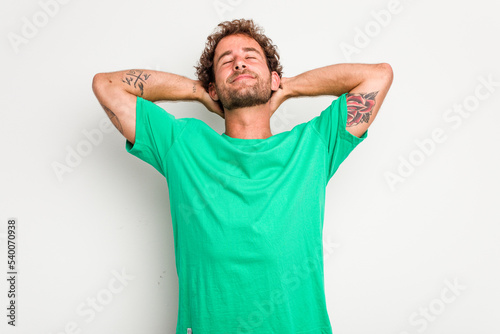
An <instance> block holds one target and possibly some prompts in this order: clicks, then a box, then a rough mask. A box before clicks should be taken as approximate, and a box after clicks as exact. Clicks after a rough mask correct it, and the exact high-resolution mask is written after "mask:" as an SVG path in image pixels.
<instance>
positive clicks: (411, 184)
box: [0, 0, 500, 334]
mask: <svg viewBox="0 0 500 334" xmlns="http://www.w3.org/2000/svg"><path fill="white" fill-rule="evenodd" d="M50 2H51V1H49V0H42V3H50ZM61 2H62V0H61ZM66 2H67V3H65V4H62V3H61V4H59V3H58V8H56V7H54V6H52V7H50V8H49V7H47V6H45V7H47V8H49V10H48V11H52V12H51V13H50V14H52V15H47V14H43V13H44V9H43V6H42V5H41V4H40V3H39V2H38V1H33V0H30V1H22V2H20V1H14V0H4V1H2V4H1V5H0V7H1V10H0V13H1V14H0V22H1V23H0V25H1V28H0V29H1V30H0V36H1V39H0V45H1V49H0V50H1V59H2V67H3V68H2V71H1V73H2V78H1V81H0V94H1V102H0V106H1V109H0V110H1V111H0V112H1V118H0V136H1V137H0V138H1V139H2V143H1V160H0V168H1V173H0V210H1V211H0V222H1V224H0V262H1V263H2V264H1V265H0V267H1V268H3V269H2V271H4V274H5V273H6V271H7V269H6V262H7V254H6V233H7V232H6V231H7V219H8V218H9V217H15V218H17V219H18V225H19V230H18V238H19V239H18V244H19V246H18V260H19V267H18V268H19V279H18V293H19V294H18V300H17V302H18V309H17V326H16V327H15V328H12V327H11V326H7V325H6V322H7V317H6V313H7V311H6V309H5V308H6V305H7V284H6V280H5V279H1V281H0V282H1V283H0V305H1V306H2V307H1V309H2V310H3V311H1V317H0V319H2V320H1V325H0V328H1V332H2V333H23V334H24V333H26V334H27V333H37V334H49V333H52V334H55V333H93V334H101V333H122V334H129V333H134V334H135V333H150V334H154V333H174V329H175V325H176V320H177V302H178V300H177V298H178V283H177V276H176V272H175V262H174V253H173V250H174V246H173V237H172V223H171V217H170V208H169V194H168V189H167V184H166V181H165V179H164V178H163V177H162V176H161V175H160V174H159V173H158V172H156V171H155V170H154V169H153V167H151V166H149V165H147V164H146V163H144V162H142V161H140V160H139V159H137V158H135V157H134V156H132V155H130V154H128V153H127V152H126V151H125V139H124V138H123V137H122V136H121V135H120V133H119V132H118V131H117V130H115V129H112V131H109V132H102V130H101V129H100V128H99V125H100V123H101V122H105V121H106V115H105V113H104V111H103V110H102V109H101V107H100V105H99V104H98V102H97V100H96V98H95V97H94V95H93V93H92V89H91V82H92V77H93V76H94V74H96V73H98V72H111V71H118V70H125V69H132V68H146V69H155V70H162V71H167V72H173V73H177V74H182V75H185V76H188V77H190V78H193V79H194V78H195V77H194V68H193V66H194V65H195V64H196V62H197V60H198V59H199V56H200V54H201V52H202V50H203V46H204V43H205V39H206V37H207V36H208V35H209V34H210V33H211V32H212V31H213V29H214V28H215V26H216V25H217V24H218V23H219V22H220V21H223V20H228V19H233V18H241V17H244V18H253V19H254V20H255V21H256V22H257V23H258V24H260V25H262V26H263V27H264V28H265V31H266V33H267V34H268V36H269V37H271V38H272V40H273V42H274V43H275V44H277V46H278V48H279V51H280V55H281V58H282V64H283V66H284V76H293V75H297V74H300V73H302V72H304V71H306V70H310V69H313V68H317V67H321V66H325V65H329V64H334V63H344V62H361V63H378V62H387V63H389V64H391V65H392V68H393V71H394V82H393V85H392V88H391V90H390V92H389V94H388V96H387V98H386V101H385V103H384V105H383V107H382V109H381V110H380V113H379V115H378V116H377V119H376V120H375V122H374V123H373V125H372V127H371V128H370V130H369V135H368V138H367V139H366V140H365V141H364V142H363V143H362V144H361V145H360V146H358V147H357V148H356V149H355V151H353V153H352V154H351V155H350V156H349V158H348V159H347V160H346V161H345V162H344V163H343V165H342V166H341V167H340V169H339V170H338V172H337V173H336V175H335V176H334V177H333V178H332V179H331V180H330V183H329V184H328V188H327V203H326V206H327V209H326V214H325V228H324V237H325V240H324V244H325V284H326V294H327V301H328V311H329V314H330V318H331V322H332V326H333V329H334V332H335V333H336V334H358V333H359V334H361V333H374V334H389V333H390V334H416V333H428V334H431V333H439V334H448V333H450V334H451V333H453V334H470V333H474V334H477V333H488V334H489V333H500V323H499V322H498V315H499V314H500V303H499V299H500V288H499V282H500V266H499V264H500V261H499V256H500V242H499V241H500V226H499V223H500V213H499V210H498V207H499V203H498V202H499V198H500V196H498V191H497V189H498V188H499V186H500V177H499V176H498V170H499V167H500V159H499V154H498V152H499V150H498V144H499V143H500V135H499V131H498V125H499V122H500V115H499V111H500V110H499V108H498V105H499V103H500V85H499V83H500V68H499V65H498V60H499V59H500V57H499V56H500V52H499V50H500V48H499V46H498V32H499V31H500V21H499V20H498V10H499V8H498V7H499V6H498V3H496V2H495V1H486V0H477V1H473V2H457V1H439V2H438V1H429V0H427V1H426V0H421V1H416V0H413V1H411V0H401V1H400V2H399V5H394V4H392V5H390V3H391V1H389V0H377V1H342V2H340V1H339V2H333V1H317V0H310V1H295V0H294V1H284V0H280V1H278V0H265V1H261V0H254V1H250V0H231V1H230V0H220V1H219V0H218V1H213V0H209V1H152V0H149V1H123V0H122V1H118V0H113V1H95V0H87V1H78V0H72V1H66ZM52 3H54V2H53V1H52ZM388 6H389V7H390V9H392V10H393V12H392V13H391V12H387V8H388ZM391 6H392V7H391ZM382 10H386V12H385V13H390V17H388V16H387V15H386V16H383V15H382V14H379V15H378V17H379V19H378V20H379V22H377V20H376V18H375V17H376V16H377V15H376V14H374V12H375V13H380V11H382ZM44 19H45V20H44ZM26 22H31V23H37V24H38V25H39V26H38V27H37V28H36V29H37V30H36V31H33V30H31V31H29V29H28V28H24V32H23V27H24V26H25V25H28V24H29V23H26ZM35 27H36V26H35ZM360 31H365V32H364V33H363V34H367V33H368V35H366V36H367V37H365V38H364V39H363V37H362V36H361V33H360ZM23 33H24V35H23ZM13 36H16V37H13ZM16 38H17V40H18V41H19V40H22V39H24V40H23V42H19V43H18V44H16V43H15V42H12V40H13V39H16ZM348 45H350V51H351V52H350V53H349V52H345V50H346V48H347V47H348ZM353 48H356V50H355V52H354V51H353V50H354V49H353ZM343 49H344V51H343ZM480 77H482V78H483V79H484V80H490V81H492V82H493V83H494V84H493V85H490V87H489V89H490V90H488V87H486V86H484V84H482V83H481V81H480V79H479V78H480ZM488 78H489V79H488ZM477 94H479V96H480V97H481V98H478V97H477V96H478V95H477ZM331 99H332V97H320V98H314V99H313V98H303V99H296V100H289V101H287V102H286V103H285V104H284V105H282V107H281V108H280V109H279V110H278V111H277V112H276V114H275V115H274V116H273V120H272V129H273V133H275V134H276V133H279V132H281V131H288V130H290V129H292V128H293V127H294V126H295V125H297V124H300V123H302V122H306V121H309V120H310V119H312V118H313V117H315V116H317V115H319V113H320V112H321V110H323V109H324V108H325V107H326V106H327V105H328V104H329V103H330V102H331ZM161 105H162V107H164V108H165V109H166V110H168V111H169V112H170V113H172V114H173V115H175V116H176V117H178V118H179V117H195V118H199V119H202V120H203V121H205V122H206V123H207V124H209V125H210V126H211V127H212V128H213V129H214V130H216V131H217V132H218V133H222V132H224V121H223V119H222V118H220V117H219V116H217V115H215V114H212V113H209V112H207V111H206V110H205V109H204V108H203V106H202V105H201V104H198V103H187V102H179V103H165V104H161ZM460 106H462V107H461V108H462V110H466V108H468V109H469V110H470V112H469V111H467V113H466V114H465V113H464V115H466V116H459V114H457V113H455V112H453V108H454V107H455V108H460ZM450 109H451V111H450ZM455 110H456V109H455ZM96 131H98V132H99V133H100V134H101V136H102V137H99V135H98V134H96ZM436 131H437V132H439V131H440V133H441V135H440V136H439V139H440V142H437V143H434V144H431V143H430V140H431V139H432V138H433V137H432V133H433V132H434V133H436ZM86 132H87V133H88V132H90V133H94V135H95V136H96V137H94V139H95V140H94V141H95V144H91V143H90V142H89V140H88V139H87V138H86V136H85V134H84V133H86ZM99 138H100V139H99ZM98 139H99V140H98ZM417 142H419V143H425V145H424V146H423V148H419V146H418V144H417ZM89 143H90V146H89ZM422 145H423V144H421V145H420V146H422ZM78 149H79V150H80V151H81V152H84V153H85V154H86V155H85V156H81V157H80V158H81V159H80V160H78V159H76V158H74V159H76V160H73V161H72V165H73V167H71V168H70V167H69V165H68V163H67V162H66V159H68V154H69V153H68V152H70V151H71V150H78ZM403 161H406V162H403ZM55 165H58V166H60V165H66V166H68V167H67V168H68V169H67V170H69V169H71V172H69V171H67V172H64V173H62V174H61V173H59V177H58V174H57V173H56V172H55V169H54V166H55ZM398 169H399V171H398ZM395 176H397V178H396V179H394V177H395ZM388 177H392V180H393V181H392V183H391V182H390V181H389V180H388ZM394 180H396V181H394ZM114 271H117V272H124V273H125V274H126V275H128V280H126V281H125V283H124V284H122V285H120V283H118V281H115V279H114V277H115V275H116V272H115V274H113V272H114ZM4 274H2V277H4ZM446 282H449V283H446ZM110 284H111V288H110ZM449 284H451V285H457V284H458V285H459V288H458V289H455V292H453V290H450V289H449V287H448V285H449ZM110 289H112V290H113V291H115V292H110V291H111V290H110ZM118 290H120V291H118ZM93 298H94V299H96V300H97V303H98V309H99V312H98V311H93V312H94V316H93V317H91V316H90V314H91V313H92V312H91V311H90V310H92V308H91V306H90V304H89V303H90V301H91V300H92V299H93ZM99 300H100V301H101V304H99ZM78 309H79V310H80V311H78ZM82 311H84V313H83V314H84V315H82ZM85 312H86V313H85ZM425 314H426V315H425Z"/></svg>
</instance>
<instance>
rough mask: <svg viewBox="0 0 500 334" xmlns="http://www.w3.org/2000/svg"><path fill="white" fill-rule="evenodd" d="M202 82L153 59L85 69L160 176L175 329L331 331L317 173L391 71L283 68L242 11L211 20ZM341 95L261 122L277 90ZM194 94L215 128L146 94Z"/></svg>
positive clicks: (375, 101)
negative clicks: (291, 121) (287, 120)
mask: <svg viewBox="0 0 500 334" xmlns="http://www.w3.org/2000/svg"><path fill="white" fill-rule="evenodd" d="M196 69H197V75H198V79H199V80H191V79H188V78H186V77H183V76H179V75H175V74H171V73H164V72H159V71H152V70H129V71H119V72H111V73H100V74H97V75H95V77H94V80H93V84H92V87H93V90H94V93H95V95H96V96H97V99H98V100H99V102H100V103H101V105H102V107H103V108H104V110H105V111H106V113H107V114H108V116H109V117H110V119H111V121H112V122H113V124H114V125H115V126H116V128H117V129H118V130H119V131H120V132H121V133H122V134H123V136H124V137H125V138H126V139H127V141H126V149H127V151H128V152H130V153H131V154H133V155H135V156H137V157H139V158H140V159H142V160H144V161H146V162H148V163H149V164H151V165H152V166H153V167H155V168H156V169H157V170H158V171H159V172H160V173H161V174H162V175H164V176H165V178H166V180H167V184H168V188H169V195H170V207H171V214H172V223H173V232H174V243H175V256H176V267H177V274H178V277H179V301H178V302H179V313H178V320H177V329H176V333H193V334H223V333H266V334H268V333H286V334H292V333H301V334H306V333H307V334H309V333H310V334H313V333H314V334H316V333H323V334H327V333H332V329H331V325H330V321H329V318H328V314H327V309H326V300H325V293H324V281H323V277H324V276H323V250H322V230H323V218H324V203H325V190H326V185H327V183H328V181H329V180H330V178H331V177H332V176H333V174H334V173H335V171H336V170H337V168H338V167H339V165H340V164H341V162H342V161H343V160H344V159H345V158H346V157H347V156H348V155H349V153H350V152H351V151H352V150H353V149H354V148H355V147H356V146H357V145H358V144H359V143H360V142H361V141H363V140H364V139H365V138H366V136H367V129H368V127H369V126H370V124H371V123H372V122H373V120H374V118H375V116H376V114H377V112H378V110H379V109H380V106H381V104H382V102H383V100H384V98H385V96H386V94H387V91H388V90H389V87H390V85H391V83H392V69H391V67H390V66H389V65H388V64H376V65H370V64H336V65H331V66H327V67H323V68H319V69H315V70H312V71H308V72H305V73H303V74H300V75H298V76H295V77H291V78H284V77H282V75H281V66H280V64H279V55H278V53H277V52H276V48H275V46H274V45H272V43H271V40H270V39H269V38H267V37H266V36H265V35H264V34H263V32H262V30H261V29H260V28H259V27H257V26H256V25H255V24H254V23H253V22H252V21H251V20H234V21H231V22H223V23H221V24H219V26H218V30H216V31H215V32H214V34H212V35H211V36H209V37H208V40H207V43H206V48H205V51H204V52H203V54H202V57H201V58H200V62H199V64H198V66H197V67H196ZM317 95H334V96H338V98H337V99H336V100H334V101H333V102H332V103H331V105H330V106H328V107H327V108H326V109H325V110H323V111H322V112H321V114H320V115H319V116H317V117H315V118H313V119H312V120H311V121H309V122H306V123H302V124H299V125H297V126H295V127H294V128H293V129H292V130H291V131H285V132H282V133H279V134H276V135H273V134H272V133H271V129H270V119H271V116H272V115H273V113H274V112H275V111H276V109H277V108H278V107H279V106H280V105H281V103H283V102H284V101H285V100H286V99H288V98H292V97H299V96H317ZM162 100H163V101H165V100H167V101H173V100H184V101H199V102H201V103H202V104H203V105H204V106H205V107H206V108H207V109H208V110H209V111H211V112H214V113H216V114H218V115H220V116H221V117H223V118H224V120H225V125H226V130H225V133H223V134H222V135H219V134H218V133H217V132H215V131H214V130H213V129H211V128H210V127H209V126H208V125H207V124H206V123H204V122H203V121H201V120H198V119H194V118H179V119H176V118H175V117H174V116H172V115H171V114H169V113H168V112H166V111H165V110H163V109H162V108H160V107H159V106H157V105H156V104H154V103H153V102H155V101H162Z"/></svg>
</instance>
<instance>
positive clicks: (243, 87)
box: [215, 70, 272, 110]
mask: <svg viewBox="0 0 500 334" xmlns="http://www.w3.org/2000/svg"><path fill="white" fill-rule="evenodd" d="M241 74H250V75H252V76H253V77H254V78H255V80H254V79H245V81H244V82H237V83H236V84H235V86H239V87H234V86H233V87H229V86H223V87H220V86H218V85H217V83H216V84H215V90H216V92H217V95H218V96H219V100H220V102H221V104H222V106H223V107H224V109H226V110H233V109H237V108H246V107H253V106H257V105H261V104H265V103H267V102H268V101H269V99H270V98H271V94H272V90H271V76H269V80H265V79H263V78H261V77H259V76H257V74H255V73H254V72H251V71H248V70H244V71H242V72H238V73H235V74H233V75H232V76H231V77H229V78H228V80H227V81H228V82H230V83H231V82H232V81H233V80H234V78H236V77H237V76H238V75H241ZM248 80H252V83H248V82H247V81H248ZM231 85H233V84H231Z"/></svg>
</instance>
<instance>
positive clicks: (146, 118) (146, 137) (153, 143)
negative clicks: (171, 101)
mask: <svg viewBox="0 0 500 334" xmlns="http://www.w3.org/2000/svg"><path fill="white" fill-rule="evenodd" d="M135 115H136V120H135V143H134V144H132V143H131V142H130V141H128V140H127V141H126V143H125V148H126V150H127V152H129V153H130V154H132V155H134V156H136V157H138V158H139V159H141V160H143V161H145V162H147V163H148V164H150V165H151V166H153V167H154V168H156V170H157V171H159V172H160V173H161V174H162V175H163V176H166V175H165V174H166V157H167V154H168V151H169V150H170V148H171V147H172V145H173V144H174V143H175V141H176V139H177V138H178V137H179V135H180V134H181V132H182V130H183V129H184V127H185V126H186V125H187V118H181V119H176V118H175V117H174V116H173V115H172V114H169V113H168V112H167V111H165V110H164V109H163V108H161V107H160V106H158V105H156V104H155V103H153V102H151V101H148V100H145V99H143V98H141V97H139V96H138V97H137V100H136V109H135Z"/></svg>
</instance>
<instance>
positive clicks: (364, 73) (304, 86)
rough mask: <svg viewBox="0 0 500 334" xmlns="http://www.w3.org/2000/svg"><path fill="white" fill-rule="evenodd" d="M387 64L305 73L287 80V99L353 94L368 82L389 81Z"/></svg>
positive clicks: (333, 66) (332, 68) (324, 68)
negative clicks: (357, 88)
mask: <svg viewBox="0 0 500 334" xmlns="http://www.w3.org/2000/svg"><path fill="white" fill-rule="evenodd" d="M388 67H389V68H390V66H389V65H387V64H384V63H382V64H335V65H330V66H325V67H321V68H317V69H314V70H311V71H307V72H304V73H302V74H299V75H297V76H295V77H292V78H289V79H288V80H287V86H288V87H286V90H287V93H286V94H287V97H300V96H318V95H335V96H340V95H342V94H344V93H348V92H352V91H353V90H355V89H356V87H358V86H360V85H361V84H362V83H364V82H366V81H367V80H371V81H372V82H374V83H375V84H376V83H378V81H383V80H387V78H386V76H387V75H388V73H389V72H390V71H389V69H388Z"/></svg>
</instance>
